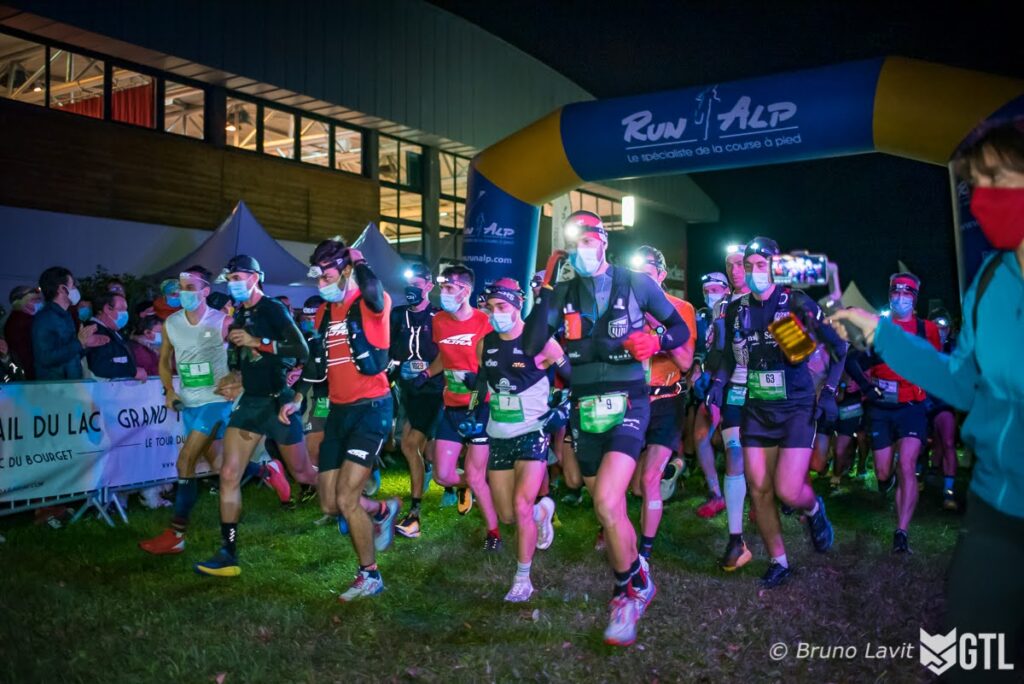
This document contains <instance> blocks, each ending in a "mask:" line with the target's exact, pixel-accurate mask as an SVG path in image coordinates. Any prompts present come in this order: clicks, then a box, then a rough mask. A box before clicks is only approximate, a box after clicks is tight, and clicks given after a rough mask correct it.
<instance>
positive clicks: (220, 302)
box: [206, 292, 231, 310]
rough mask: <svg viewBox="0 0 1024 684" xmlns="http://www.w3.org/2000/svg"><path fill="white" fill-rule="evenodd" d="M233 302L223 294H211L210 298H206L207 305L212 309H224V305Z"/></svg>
mask: <svg viewBox="0 0 1024 684" xmlns="http://www.w3.org/2000/svg"><path fill="white" fill-rule="evenodd" d="M230 301H231V298H230V297H228V296H227V295H226V294H224V293H223V292H211V293H210V296H209V297H207V298H206V305H207V306H208V307H210V308H211V309H218V310H220V309H223V308H224V305H225V304H227V303H228V302H230Z"/></svg>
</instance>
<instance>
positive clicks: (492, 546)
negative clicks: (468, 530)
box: [484, 532, 502, 551]
mask: <svg viewBox="0 0 1024 684" xmlns="http://www.w3.org/2000/svg"><path fill="white" fill-rule="evenodd" d="M501 547H502V543H501V537H495V536H494V535H493V534H491V533H490V532H488V533H487V539H484V551H501Z"/></svg>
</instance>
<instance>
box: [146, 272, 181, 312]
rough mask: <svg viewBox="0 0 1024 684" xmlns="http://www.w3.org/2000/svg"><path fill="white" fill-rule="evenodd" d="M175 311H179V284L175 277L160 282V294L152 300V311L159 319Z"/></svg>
mask: <svg viewBox="0 0 1024 684" xmlns="http://www.w3.org/2000/svg"><path fill="white" fill-rule="evenodd" d="M176 311H181V285H180V284H178V281H177V279H176V278H168V279H167V280H165V281H163V282H162V283H160V296H159V297H157V298H156V299H155V300H154V301H153V313H155V314H156V317H157V318H159V319H160V320H161V321H166V320H167V317H168V316H170V315H171V314H172V313H174V312H176Z"/></svg>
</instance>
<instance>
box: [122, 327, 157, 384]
mask: <svg viewBox="0 0 1024 684" xmlns="http://www.w3.org/2000/svg"><path fill="white" fill-rule="evenodd" d="M163 332H164V324H163V321H161V320H160V319H159V318H157V317H156V316H146V317H145V318H142V319H141V320H139V322H138V324H137V325H136V327H135V334H134V335H132V339H131V341H130V342H129V343H128V347H129V348H130V349H131V351H132V355H133V356H134V357H135V365H136V366H137V367H139V368H142V369H144V370H145V371H146V374H147V375H150V376H156V375H159V374H160V345H161V344H162V343H163Z"/></svg>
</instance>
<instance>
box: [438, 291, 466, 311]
mask: <svg viewBox="0 0 1024 684" xmlns="http://www.w3.org/2000/svg"><path fill="white" fill-rule="evenodd" d="M462 302H463V299H462V297H460V296H459V295H453V294H447V293H445V292H442V293H441V308H442V309H444V310H445V311H447V312H448V313H455V312H456V311H458V310H459V308H461V307H462Z"/></svg>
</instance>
